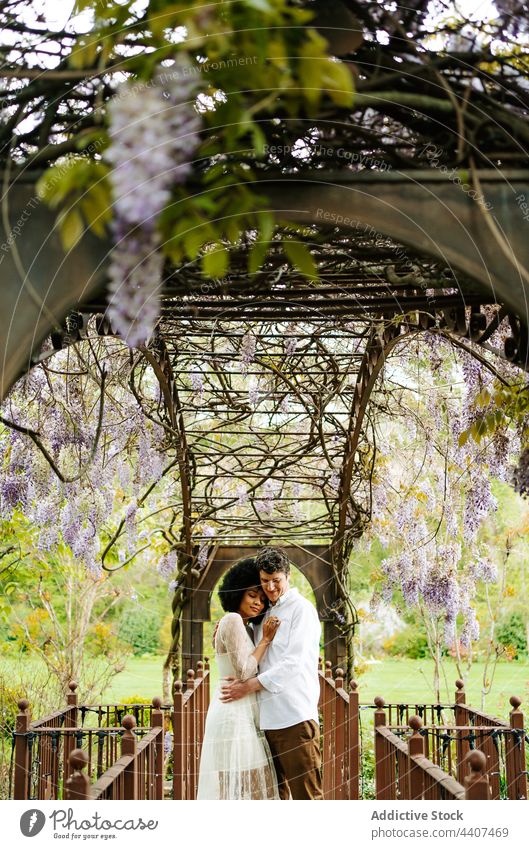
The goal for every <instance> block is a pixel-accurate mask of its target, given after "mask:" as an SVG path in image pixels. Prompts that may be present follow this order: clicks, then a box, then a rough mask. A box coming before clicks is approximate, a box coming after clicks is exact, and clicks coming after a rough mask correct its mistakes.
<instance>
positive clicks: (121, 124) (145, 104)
mask: <svg viewBox="0 0 529 849" xmlns="http://www.w3.org/2000/svg"><path fill="white" fill-rule="evenodd" d="M196 89H197V75H196V74H192V73H190V65H189V63H188V62H187V60H186V59H185V57H184V56H180V57H179V61H178V62H175V63H174V65H173V66H172V67H171V69H170V71H169V72H167V73H164V74H163V75H162V73H159V74H158V75H156V76H155V77H154V78H153V80H152V81H151V82H150V83H149V84H145V85H138V84H134V83H132V82H131V81H128V82H126V83H123V85H122V86H121V87H120V88H119V89H118V91H117V92H116V95H115V97H114V98H113V100H112V101H111V102H110V104H109V106H108V115H109V122H110V145H109V147H108V149H107V151H106V154H105V155H106V159H107V161H108V162H109V163H110V164H111V165H112V171H111V172H110V183H111V186H112V194H113V206H114V219H113V236H114V250H113V252H112V256H111V262H110V268H109V275H110V287H109V288H110V300H109V308H108V316H109V319H110V321H111V323H112V325H113V327H114V329H115V330H116V331H118V333H119V334H120V335H121V336H122V338H123V339H124V340H125V341H126V342H127V344H128V345H129V346H130V347H135V346H137V345H142V344H145V343H146V342H147V341H148V339H149V338H150V336H151V334H152V331H153V329H154V325H155V322H156V318H157V316H158V314H159V308H160V304H159V295H160V289H161V285H162V282H163V280H162V278H163V265H164V260H163V255H162V252H161V250H160V236H159V233H158V231H157V221H158V217H159V215H160V213H161V212H162V210H163V209H164V208H165V206H166V205H167V203H168V201H169V199H170V196H171V190H172V188H173V187H174V186H176V185H180V184H182V183H183V182H185V180H186V178H187V177H188V175H189V173H190V171H191V169H192V162H193V156H194V154H195V151H196V149H197V147H198V144H199V130H200V128H201V118H200V116H199V114H198V112H197V111H196V109H195V105H194V98H195V93H196Z"/></svg>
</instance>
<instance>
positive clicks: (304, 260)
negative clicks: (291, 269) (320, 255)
mask: <svg viewBox="0 0 529 849" xmlns="http://www.w3.org/2000/svg"><path fill="white" fill-rule="evenodd" d="M283 247H284V249H285V253H286V255H287V257H288V258H289V260H290V262H291V263H292V265H294V266H295V267H296V268H297V269H299V271H301V273H302V274H304V275H305V276H306V277H308V278H309V279H310V280H317V279H318V271H317V269H316V265H315V264H314V260H313V259H312V256H311V255H310V252H309V249H308V248H307V246H306V245H304V244H303V242H293V241H291V240H290V239H283Z"/></svg>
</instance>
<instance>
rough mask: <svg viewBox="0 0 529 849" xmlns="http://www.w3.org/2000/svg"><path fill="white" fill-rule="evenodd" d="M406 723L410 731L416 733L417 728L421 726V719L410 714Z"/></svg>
mask: <svg viewBox="0 0 529 849" xmlns="http://www.w3.org/2000/svg"><path fill="white" fill-rule="evenodd" d="M408 725H409V726H410V728H411V729H412V731H413V732H414V733H415V734H417V732H418V730H419V728H422V726H423V721H422V719H421V717H420V716H410V718H409V720H408Z"/></svg>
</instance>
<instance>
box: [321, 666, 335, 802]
mask: <svg viewBox="0 0 529 849" xmlns="http://www.w3.org/2000/svg"><path fill="white" fill-rule="evenodd" d="M330 680H332V669H331V662H330V660H327V661H326V662H325V681H323V682H322V684H323V690H322V693H323V700H322V714H323V752H322V767H323V798H324V799H332V784H333V781H332V778H333V777H332V714H333V710H332V707H333V706H332V702H333V696H334V693H332V692H331V690H332V687H331V686H329V684H327V683H326V682H327V681H330Z"/></svg>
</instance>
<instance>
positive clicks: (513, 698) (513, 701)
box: [509, 696, 522, 710]
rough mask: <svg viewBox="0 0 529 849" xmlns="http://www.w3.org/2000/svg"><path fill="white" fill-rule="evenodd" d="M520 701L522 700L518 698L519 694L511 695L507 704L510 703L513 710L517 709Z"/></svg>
mask: <svg viewBox="0 0 529 849" xmlns="http://www.w3.org/2000/svg"><path fill="white" fill-rule="evenodd" d="M521 703H522V700H521V699H520V698H519V696H511V698H510V699H509V704H510V705H511V707H513V708H514V710H518V708H519V707H520V705H521Z"/></svg>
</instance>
